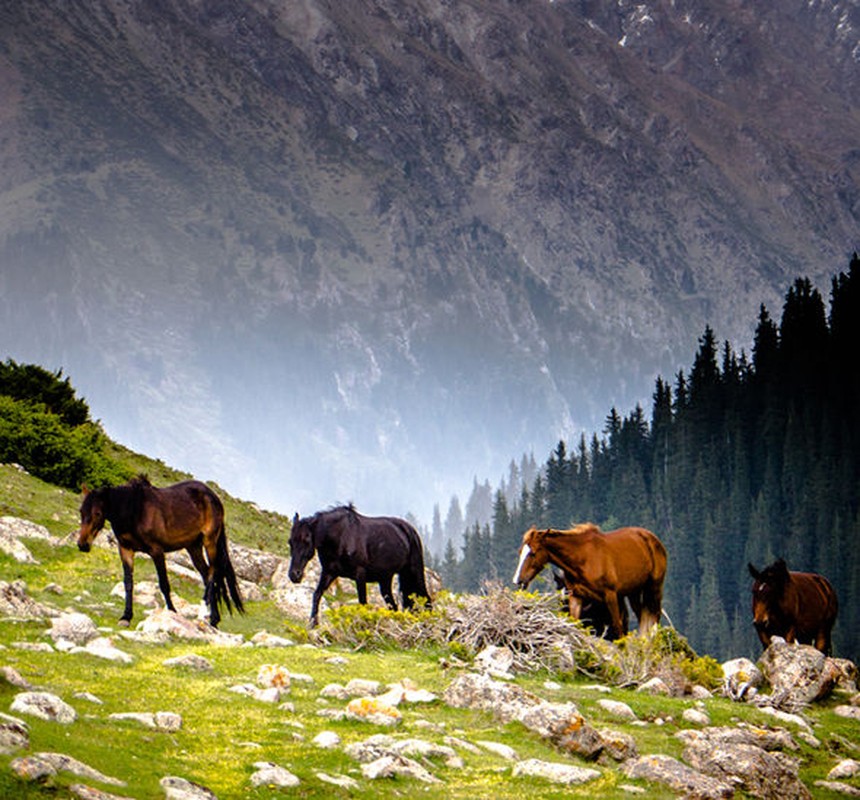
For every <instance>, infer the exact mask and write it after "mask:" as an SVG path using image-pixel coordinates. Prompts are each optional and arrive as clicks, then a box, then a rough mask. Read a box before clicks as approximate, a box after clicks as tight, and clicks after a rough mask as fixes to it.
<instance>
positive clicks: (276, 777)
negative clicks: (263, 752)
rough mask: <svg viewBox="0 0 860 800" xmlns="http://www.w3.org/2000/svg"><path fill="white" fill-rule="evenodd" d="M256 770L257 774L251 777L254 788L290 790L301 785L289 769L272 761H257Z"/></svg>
mask: <svg viewBox="0 0 860 800" xmlns="http://www.w3.org/2000/svg"><path fill="white" fill-rule="evenodd" d="M254 768H255V769H256V772H255V773H254V774H253V775H251V784H252V785H253V786H277V787H280V788H284V789H290V788H292V787H294V786H298V785H299V784H300V783H301V781H300V780H299V779H298V778H297V777H296V776H295V775H293V773H292V772H290V771H289V770H288V769H285V768H284V767H279V766H278V765H277V764H273V763H272V762H271V761H257V762H255V763H254Z"/></svg>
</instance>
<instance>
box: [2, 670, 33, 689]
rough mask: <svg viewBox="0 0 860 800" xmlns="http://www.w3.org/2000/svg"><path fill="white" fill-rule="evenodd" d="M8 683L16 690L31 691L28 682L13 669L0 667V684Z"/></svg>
mask: <svg viewBox="0 0 860 800" xmlns="http://www.w3.org/2000/svg"><path fill="white" fill-rule="evenodd" d="M2 683H8V684H9V685H10V686H14V687H15V688H16V689H27V690H29V689H32V688H33V687H32V685H31V684H30V682H29V681H28V680H27V679H26V678H24V677H23V676H22V675H21V673H20V672H18V670H17V669H15V668H14V667H0V684H2Z"/></svg>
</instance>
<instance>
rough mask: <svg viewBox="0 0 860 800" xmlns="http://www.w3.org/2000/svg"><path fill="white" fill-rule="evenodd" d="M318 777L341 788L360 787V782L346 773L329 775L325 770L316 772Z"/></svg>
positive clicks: (353, 788)
mask: <svg viewBox="0 0 860 800" xmlns="http://www.w3.org/2000/svg"><path fill="white" fill-rule="evenodd" d="M314 775H316V777H317V779H319V780H321V781H322V782H323V783H330V784H331V785H332V786H339V787H340V788H341V789H352V790H355V789H358V788H359V783H358V781H357V780H354V779H353V778H350V777H348V776H346V775H328V774H326V773H325V772H315V773H314Z"/></svg>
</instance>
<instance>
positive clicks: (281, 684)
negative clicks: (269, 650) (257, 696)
mask: <svg viewBox="0 0 860 800" xmlns="http://www.w3.org/2000/svg"><path fill="white" fill-rule="evenodd" d="M290 682H291V681H290V672H289V670H288V669H287V668H286V667H282V666H279V665H278V664H263V665H262V666H261V667H260V669H259V670H257V683H258V684H259V685H260V686H262V687H263V688H264V689H271V688H276V689H281V690H282V691H284V692H287V691H289V688H290Z"/></svg>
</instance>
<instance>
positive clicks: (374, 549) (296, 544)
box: [290, 504, 430, 627]
mask: <svg viewBox="0 0 860 800" xmlns="http://www.w3.org/2000/svg"><path fill="white" fill-rule="evenodd" d="M315 552H316V553H317V555H318V556H319V560H320V565H321V566H322V571H321V573H320V579H319V583H318V584H317V588H316V589H315V590H314V595H313V605H312V607H311V618H310V625H311V627H313V626H314V625H316V624H317V622H318V618H319V605H320V599H321V598H322V596H323V593H324V592H325V590H326V589H328V587H329V586H331V584H332V582H333V581H334V580H335V579H336V578H351V579H352V580H354V581H355V586H356V589H357V590H358V602H359V603H362V604H365V603H367V584H368V582H370V583H378V584H379V591H380V592H382V597H383V598H384V599H385V602H386V603H387V604H388V606H389V607H390V608H392V609H395V610H396V609H397V604H396V603H395V602H394V595H393V594H392V592H391V583H392V580H393V578H394V575H395V574H396V575H397V576H398V578H399V580H400V595H401V599H402V601H403V607H404V608H412V607H413V605H414V600H413V598H416V597H417V598H422V599H424V600H425V601H426V607H427V608H429V607H430V595H429V594H428V593H427V585H426V584H425V582H424V549H423V547H422V545H421V537H420V536H419V535H418V532H417V531H416V530H415V528H413V527H412V526H411V525H410V524H409V523H408V522H406V520H402V519H398V518H397V517H365V516H363V515H361V514H359V513H358V512H357V511H356V510H355V508H354V507H353V506H352V505H351V504H350V505H348V506H340V507H338V508H333V509H331V510H329V511H320V512H318V513H316V514H314V515H313V516H312V517H303V518H301V519H299V515H298V514H296V516H295V517H294V519H293V529H292V532H291V533H290V580H291V581H293V583H298V582H299V581H300V580H301V579H302V576H303V575H304V574H305V567H306V566H307V564H308V561H310V560H311V558H313V555H314V553H315Z"/></svg>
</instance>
